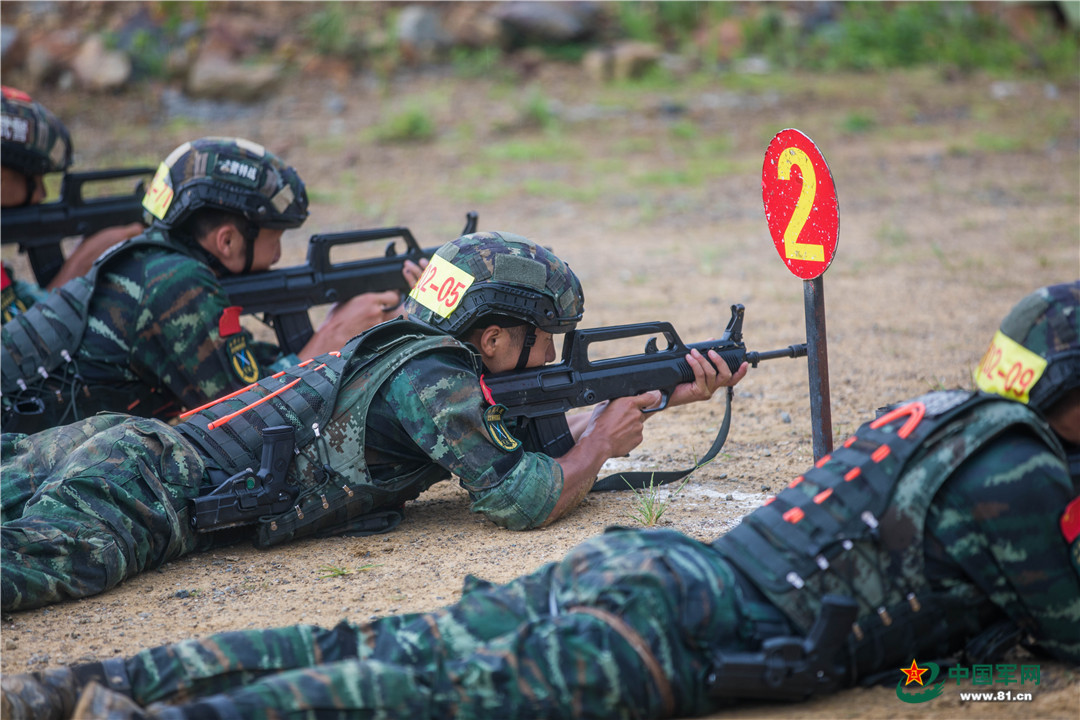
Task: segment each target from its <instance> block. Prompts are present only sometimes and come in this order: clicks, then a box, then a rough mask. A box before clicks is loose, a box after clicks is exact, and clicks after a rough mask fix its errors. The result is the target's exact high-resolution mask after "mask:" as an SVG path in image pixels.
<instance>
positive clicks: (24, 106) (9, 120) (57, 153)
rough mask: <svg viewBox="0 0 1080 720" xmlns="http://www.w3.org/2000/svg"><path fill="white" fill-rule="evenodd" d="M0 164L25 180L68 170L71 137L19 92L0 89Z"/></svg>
mask: <svg viewBox="0 0 1080 720" xmlns="http://www.w3.org/2000/svg"><path fill="white" fill-rule="evenodd" d="M0 95H2V105H3V109H2V112H0V164H3V166H4V167H9V168H12V169H14V170H16V171H18V172H20V173H22V174H23V175H26V176H27V177H37V176H39V175H45V174H47V173H54V172H63V171H65V170H67V169H68V168H69V167H71V152H72V151H71V135H70V134H69V133H68V130H67V128H66V127H64V123H62V122H60V120H59V119H58V118H57V117H56V116H55V115H53V114H52V113H51V112H49V110H48V109H47V108H46V107H45V106H44V105H42V104H41V103H39V102H36V101H34V100H33V99H32V98H31V97H30V96H29V95H27V94H26V93H24V92H23V91H22V90H16V89H15V88H12V87H7V86H6V85H5V86H3V87H2V88H0Z"/></svg>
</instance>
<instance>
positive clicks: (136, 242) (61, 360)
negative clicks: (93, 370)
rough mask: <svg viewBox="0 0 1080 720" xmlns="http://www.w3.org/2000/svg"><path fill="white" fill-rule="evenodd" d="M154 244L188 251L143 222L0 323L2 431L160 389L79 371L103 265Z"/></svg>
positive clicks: (69, 417)
mask: <svg viewBox="0 0 1080 720" xmlns="http://www.w3.org/2000/svg"><path fill="white" fill-rule="evenodd" d="M145 247H159V248H167V249H168V250H170V251H172V252H179V253H182V254H184V255H189V256H190V255H191V251H190V248H186V247H185V246H183V245H181V244H179V243H177V242H175V241H173V240H171V239H170V238H169V236H168V235H166V234H165V233H164V232H162V231H160V230H148V231H146V232H145V233H143V234H142V235H139V236H137V237H134V238H132V239H130V240H128V241H127V242H124V243H120V244H118V245H115V246H113V247H112V248H110V249H109V250H107V251H106V252H105V253H103V254H102V255H101V257H99V258H98V259H97V260H96V261H95V262H94V265H93V266H92V267H91V269H90V271H89V272H88V273H87V274H86V275H84V276H83V277H80V278H75V279H74V280H72V281H70V282H68V283H65V284H64V285H63V286H61V287H59V288H57V289H56V290H53V291H52V292H50V293H49V294H48V295H47V296H46V298H45V299H44V300H42V301H41V302H38V303H36V304H35V305H34V306H33V307H31V308H29V309H28V310H27V311H26V312H25V313H22V314H19V315H17V316H15V317H14V318H12V320H11V321H10V322H8V323H7V324H5V325H4V328H3V343H2V344H0V392H2V393H3V427H4V431H5V432H24V433H32V432H37V431H39V430H44V429H46V428H50V427H55V426H57V425H62V424H64V423H69V422H74V421H75V420H79V419H82V418H83V417H85V416H87V415H91V414H93V412H96V411H97V410H98V409H118V408H123V407H129V406H131V404H132V403H135V401H139V402H140V403H145V405H143V407H153V405H154V404H156V403H155V402H154V401H155V399H157V398H160V397H161V393H160V390H158V389H157V388H151V387H147V386H140V387H138V388H124V390H123V396H122V397H116V398H115V399H114V397H113V396H115V395H117V394H118V391H117V390H116V388H113V387H111V386H107V385H103V384H102V385H88V384H87V383H86V381H85V380H84V379H83V378H82V376H81V375H80V374H79V368H78V359H77V355H78V352H77V351H78V348H79V346H80V345H81V344H82V341H83V336H84V335H85V334H86V327H87V325H88V324H89V321H90V301H91V299H92V298H93V295H94V290H95V288H96V287H97V281H98V278H99V277H100V276H101V275H102V273H104V272H105V269H106V267H107V266H109V265H111V264H112V263H114V262H115V261H116V260H117V259H118V258H121V257H125V256H127V255H128V254H129V253H131V252H132V251H134V250H136V249H138V248H145Z"/></svg>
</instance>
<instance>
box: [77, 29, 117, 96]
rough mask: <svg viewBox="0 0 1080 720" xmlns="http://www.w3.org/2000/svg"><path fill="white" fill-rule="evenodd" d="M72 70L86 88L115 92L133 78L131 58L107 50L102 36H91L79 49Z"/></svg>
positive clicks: (115, 51)
mask: <svg viewBox="0 0 1080 720" xmlns="http://www.w3.org/2000/svg"><path fill="white" fill-rule="evenodd" d="M71 69H72V70H73V71H74V72H75V77H76V79H78V81H79V83H80V84H82V85H83V86H84V87H86V88H89V89H91V90H115V89H117V88H120V87H123V86H124V83H126V82H127V81H128V78H130V77H131V58H129V57H128V56H127V53H125V52H123V51H122V50H108V49H106V47H105V41H104V40H102V39H101V36H100V35H91V36H90V37H89V38H87V39H86V42H84V43H83V44H82V46H81V47H80V48H79V52H78V54H77V55H75V59H74V60H73V61H72V63H71Z"/></svg>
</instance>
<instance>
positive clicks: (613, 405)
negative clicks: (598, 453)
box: [581, 390, 660, 457]
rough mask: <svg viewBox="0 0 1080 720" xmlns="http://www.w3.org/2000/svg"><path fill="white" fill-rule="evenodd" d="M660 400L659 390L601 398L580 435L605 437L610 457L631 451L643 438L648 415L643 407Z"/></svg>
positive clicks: (583, 436)
mask: <svg viewBox="0 0 1080 720" xmlns="http://www.w3.org/2000/svg"><path fill="white" fill-rule="evenodd" d="M659 402H660V392H659V391H657V390H652V391H650V392H647V393H642V394H641V395H633V396H631V397H623V398H616V399H615V400H609V401H607V402H602V403H600V404H599V405H597V406H596V408H594V409H593V413H592V417H590V418H589V424H588V426H587V427H586V428H585V431H584V432H583V433H582V436H581V437H582V439H585V438H586V437H589V436H593V439H595V440H605V441H606V442H607V443H608V445H609V448H608V457H621V456H623V455H628V454H629V453H630V451H631V450H633V449H634V448H636V447H637V446H638V445H640V444H641V441H642V439H644V426H645V421H646V420H648V419H649V416H648V415H647V414H645V413H644V412H642V411H643V410H644V409H645V408H648V407H651V406H653V405H656V404H657V403H659Z"/></svg>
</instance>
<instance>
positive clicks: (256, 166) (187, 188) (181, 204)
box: [143, 137, 308, 229]
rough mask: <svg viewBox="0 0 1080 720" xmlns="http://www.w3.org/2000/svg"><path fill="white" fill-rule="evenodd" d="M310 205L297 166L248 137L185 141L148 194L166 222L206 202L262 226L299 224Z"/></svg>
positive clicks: (154, 213) (157, 219)
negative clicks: (290, 164) (246, 138)
mask: <svg viewBox="0 0 1080 720" xmlns="http://www.w3.org/2000/svg"><path fill="white" fill-rule="evenodd" d="M307 206H308V199H307V191H306V190H305V189H304V183H303V181H302V180H301V179H300V176H299V175H298V174H297V173H296V170H294V169H293V168H291V167H289V166H288V165H286V164H285V163H283V162H282V161H281V160H280V159H279V158H278V157H277V156H276V155H274V154H273V153H271V152H270V151H269V150H267V149H266V148H264V147H263V146H262V145H259V144H258V143H255V142H251V141H250V140H244V139H243V138H218V137H205V138H202V139H200V140H193V141H191V142H186V143H184V144H183V145H181V146H180V147H178V148H176V149H175V150H173V151H172V154H170V155H169V157H167V158H165V161H164V162H163V163H161V165H160V166H159V167H158V171H157V174H156V175H154V179H153V180H152V181H151V183H150V188H149V189H148V190H147V191H146V195H144V196H143V207H144V208H146V211H147V212H148V213H149V215H150V216H151V218H152V219H151V222H152V223H153V224H154V225H156V226H158V227H164V228H175V227H177V226H179V225H180V224H181V223H183V222H184V220H186V219H187V218H188V217H189V216H190V215H191V213H193V212H194V211H196V210H199V209H202V208H213V209H216V210H224V211H227V212H232V213H236V214H238V215H242V216H243V217H244V218H246V219H247V220H249V221H250V222H252V223H253V224H254V225H255V226H257V227H259V228H274V229H277V228H295V227H299V226H300V225H301V224H303V222H304V220H306V219H307V216H308V209H307Z"/></svg>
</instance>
